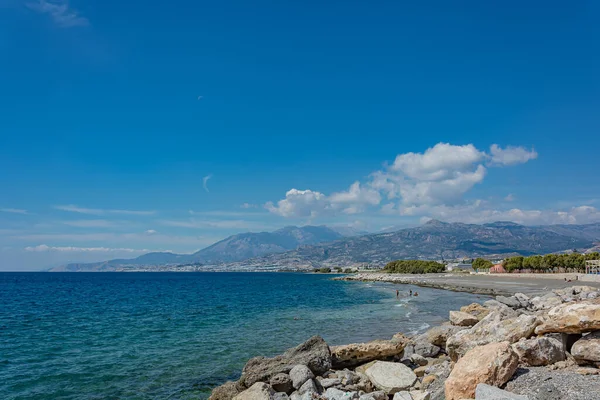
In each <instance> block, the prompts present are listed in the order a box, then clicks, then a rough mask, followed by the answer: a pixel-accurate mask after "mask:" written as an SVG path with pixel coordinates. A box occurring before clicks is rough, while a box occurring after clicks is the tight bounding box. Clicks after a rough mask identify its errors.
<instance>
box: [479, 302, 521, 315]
mask: <svg viewBox="0 0 600 400" xmlns="http://www.w3.org/2000/svg"><path fill="white" fill-rule="evenodd" d="M483 305H484V306H485V307H486V308H489V309H490V310H492V311H495V312H497V313H499V314H500V316H501V317H502V319H506V318H513V317H517V316H519V313H517V312H516V311H515V310H513V309H512V308H510V307H509V306H507V305H506V304H503V303H500V302H499V301H496V300H488V301H486V302H484V303H483Z"/></svg>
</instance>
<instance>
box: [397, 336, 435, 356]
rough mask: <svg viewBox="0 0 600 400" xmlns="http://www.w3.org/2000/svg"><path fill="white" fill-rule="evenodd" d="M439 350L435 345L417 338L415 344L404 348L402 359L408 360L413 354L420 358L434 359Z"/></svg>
mask: <svg viewBox="0 0 600 400" xmlns="http://www.w3.org/2000/svg"><path fill="white" fill-rule="evenodd" d="M440 350H441V348H439V347H438V346H436V345H435V344H432V343H429V342H426V341H424V340H421V339H420V338H417V341H416V342H414V343H411V344H408V345H407V346H406V347H405V348H404V357H405V358H410V356H412V355H413V354H418V355H420V356H422V357H435V356H437V355H438V354H439V352H440Z"/></svg>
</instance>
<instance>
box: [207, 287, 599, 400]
mask: <svg viewBox="0 0 600 400" xmlns="http://www.w3.org/2000/svg"><path fill="white" fill-rule="evenodd" d="M599 367H600V292H599V291H598V289H597V288H593V287H588V286H573V287H569V288H566V289H558V290H554V291H551V292H548V293H546V294H544V295H542V296H535V297H529V296H527V295H525V294H522V293H517V294H515V295H513V296H501V295H500V296H497V298H496V300H488V301H486V302H485V303H484V304H483V305H481V304H477V303H474V304H471V305H469V306H465V307H462V308H461V310H460V311H458V310H457V311H451V312H450V315H449V321H448V322H446V323H444V324H443V325H441V326H436V327H433V328H431V329H430V330H429V331H427V332H425V333H423V334H420V335H416V336H413V337H408V336H405V335H403V334H397V335H395V336H394V337H393V338H392V339H390V340H376V341H372V342H368V343H354V344H349V345H343V346H335V347H329V346H328V345H327V343H325V341H324V340H323V339H322V338H320V337H318V336H315V337H312V338H310V339H308V340H307V341H306V342H304V343H302V344H300V345H299V346H297V347H296V348H293V349H290V350H288V351H286V352H285V353H283V354H281V355H279V356H276V357H273V358H265V357H255V358H253V359H251V360H249V361H248V363H247V364H246V366H245V367H244V369H243V372H242V375H241V378H240V379H239V380H238V381H237V382H227V383H226V384H224V385H222V386H220V387H218V388H216V389H214V390H213V393H212V395H211V397H210V400H443V399H447V400H460V399H476V400H492V399H515V400H516V399H526V400H546V399H562V400H600V369H599ZM541 376H543V379H539V378H538V377H541Z"/></svg>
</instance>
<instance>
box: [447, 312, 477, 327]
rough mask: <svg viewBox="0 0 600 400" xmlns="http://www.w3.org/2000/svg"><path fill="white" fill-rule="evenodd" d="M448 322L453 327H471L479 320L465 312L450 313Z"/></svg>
mask: <svg viewBox="0 0 600 400" xmlns="http://www.w3.org/2000/svg"><path fill="white" fill-rule="evenodd" d="M450 322H451V323H452V325H455V326H473V325H475V324H476V323H478V322H479V319H477V317H476V316H474V315H471V314H468V313H466V312H462V311H450Z"/></svg>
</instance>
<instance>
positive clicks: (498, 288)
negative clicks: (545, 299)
mask: <svg viewBox="0 0 600 400" xmlns="http://www.w3.org/2000/svg"><path fill="white" fill-rule="evenodd" d="M565 278H567V279H571V282H568V281H565ZM576 278H577V275H576V274H539V276H532V275H531V274H528V275H526V276H525V275H519V274H502V275H500V274H498V275H483V274H482V275H478V274H449V273H448V274H427V275H405V274H387V273H378V272H364V273H358V274H354V275H348V276H345V277H342V278H339V279H344V280H358V281H379V282H391V283H400V284H412V285H417V286H424V287H432V288H438V289H446V290H453V291H459V292H471V293H478V294H488V295H498V294H508V295H512V294H515V293H525V294H528V295H537V294H540V293H545V292H548V291H550V290H554V289H562V288H565V287H570V286H573V285H582V286H584V285H585V286H591V287H595V288H600V282H590V281H583V280H581V281H579V280H576Z"/></svg>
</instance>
